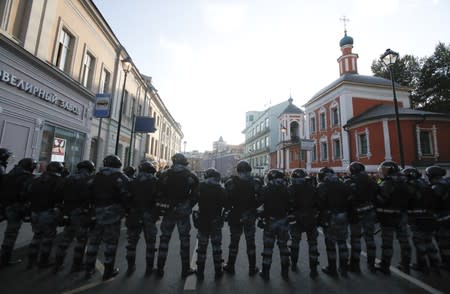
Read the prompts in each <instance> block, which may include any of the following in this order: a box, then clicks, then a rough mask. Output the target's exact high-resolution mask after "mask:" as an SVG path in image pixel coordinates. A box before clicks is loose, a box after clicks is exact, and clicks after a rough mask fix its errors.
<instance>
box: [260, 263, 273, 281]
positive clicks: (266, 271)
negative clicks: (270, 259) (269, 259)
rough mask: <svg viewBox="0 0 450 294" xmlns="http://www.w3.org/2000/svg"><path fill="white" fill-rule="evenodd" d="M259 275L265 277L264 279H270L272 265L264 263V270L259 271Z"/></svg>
mask: <svg viewBox="0 0 450 294" xmlns="http://www.w3.org/2000/svg"><path fill="white" fill-rule="evenodd" d="M259 275H260V276H261V278H263V280H264V281H268V280H270V265H268V264H263V266H262V270H261V271H260V272H259Z"/></svg>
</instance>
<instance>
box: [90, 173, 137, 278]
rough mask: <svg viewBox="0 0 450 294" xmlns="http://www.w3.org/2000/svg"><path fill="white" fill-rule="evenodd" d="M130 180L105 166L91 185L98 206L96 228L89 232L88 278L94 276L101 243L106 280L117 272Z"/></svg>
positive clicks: (92, 197) (94, 203) (92, 195)
mask: <svg viewBox="0 0 450 294" xmlns="http://www.w3.org/2000/svg"><path fill="white" fill-rule="evenodd" d="M128 182H129V179H128V177H127V176H125V175H124V174H123V173H122V172H121V170H120V168H113V167H103V168H102V169H101V170H100V171H99V172H98V173H97V174H96V175H95V177H94V179H93V180H92V182H91V183H90V196H91V201H92V204H93V205H94V207H95V218H96V224H95V227H94V228H93V229H92V230H91V231H90V232H89V243H88V247H87V251H86V278H89V277H90V276H92V274H93V273H94V266H95V260H96V258H97V252H98V249H99V246H100V243H101V242H102V241H103V242H104V243H105V250H104V254H105V272H104V274H103V279H108V278H110V277H112V276H114V275H116V274H117V273H118V269H115V268H114V263H115V258H116V251H117V244H118V242H119V237H120V220H121V219H122V217H123V215H124V208H123V207H124V205H125V203H128V202H129V194H128Z"/></svg>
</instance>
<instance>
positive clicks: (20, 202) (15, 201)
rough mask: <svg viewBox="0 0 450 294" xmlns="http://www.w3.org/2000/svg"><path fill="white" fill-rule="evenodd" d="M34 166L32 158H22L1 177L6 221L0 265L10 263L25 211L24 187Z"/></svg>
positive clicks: (0, 193) (29, 179)
mask: <svg viewBox="0 0 450 294" xmlns="http://www.w3.org/2000/svg"><path fill="white" fill-rule="evenodd" d="M35 168H36V161H34V160H33V159H32V158H24V159H21V160H20V161H19V163H18V165H17V166H15V167H14V168H13V169H12V170H11V171H10V172H9V173H8V174H6V175H4V176H3V177H2V179H1V181H2V183H1V188H0V189H1V191H0V195H1V204H2V205H3V206H4V207H5V212H6V213H5V215H6V219H7V221H8V223H7V225H6V230H5V237H4V239H3V244H2V249H1V254H0V267H3V266H7V265H9V264H10V263H11V253H12V251H13V249H14V244H15V243H16V239H17V235H18V234H19V230H20V227H21V226H22V218H23V217H24V213H25V211H24V209H25V207H24V205H25V202H26V189H27V187H28V185H29V184H30V182H31V180H32V179H33V171H34V169H35ZM16 262H17V261H16ZM19 262H20V261H19Z"/></svg>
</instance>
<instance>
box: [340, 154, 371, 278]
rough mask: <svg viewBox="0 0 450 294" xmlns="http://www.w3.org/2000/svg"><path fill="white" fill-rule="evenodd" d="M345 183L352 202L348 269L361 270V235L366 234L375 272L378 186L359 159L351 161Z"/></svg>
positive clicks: (357, 271)
mask: <svg viewBox="0 0 450 294" xmlns="http://www.w3.org/2000/svg"><path fill="white" fill-rule="evenodd" d="M345 184H346V185H347V187H348V189H349V191H350V202H351V208H350V213H349V222H350V244H351V251H350V261H349V266H348V270H349V271H352V272H356V273H359V272H361V269H360V254H361V237H362V236H363V235H364V241H365V242H366V248H367V266H368V267H369V270H371V271H372V272H373V271H375V255H376V246H375V240H374V236H373V235H374V232H375V223H376V217H377V216H376V210H375V200H376V197H377V193H378V186H377V184H376V183H375V181H373V180H372V179H371V178H370V177H369V176H368V174H367V173H366V172H365V166H364V165H363V164H362V163H360V162H357V161H354V162H352V163H350V165H349V167H348V177H347V178H346V180H345ZM361 231H362V232H361Z"/></svg>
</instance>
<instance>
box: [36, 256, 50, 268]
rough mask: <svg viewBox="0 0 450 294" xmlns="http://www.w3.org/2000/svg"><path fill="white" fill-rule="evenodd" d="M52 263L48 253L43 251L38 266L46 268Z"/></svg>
mask: <svg viewBox="0 0 450 294" xmlns="http://www.w3.org/2000/svg"><path fill="white" fill-rule="evenodd" d="M52 265H53V263H51V262H50V254H49V253H43V254H41V257H40V258H39V263H38V266H39V267H40V268H48V267H51V266H52Z"/></svg>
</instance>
